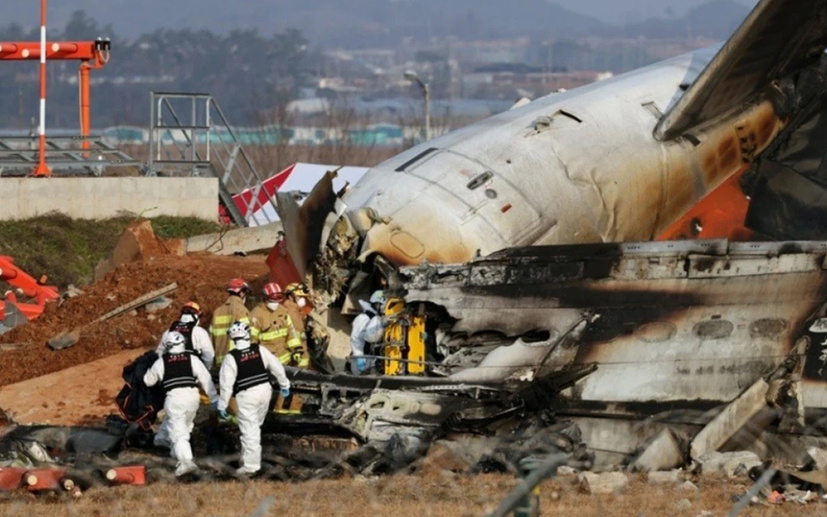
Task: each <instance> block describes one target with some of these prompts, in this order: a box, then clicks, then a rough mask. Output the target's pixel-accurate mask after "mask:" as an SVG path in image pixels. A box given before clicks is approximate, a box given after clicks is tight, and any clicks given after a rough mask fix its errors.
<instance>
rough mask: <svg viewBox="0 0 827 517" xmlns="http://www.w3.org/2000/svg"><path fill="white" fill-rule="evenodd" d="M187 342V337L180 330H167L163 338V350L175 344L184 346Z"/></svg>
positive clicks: (173, 346) (167, 349) (175, 345)
mask: <svg viewBox="0 0 827 517" xmlns="http://www.w3.org/2000/svg"><path fill="white" fill-rule="evenodd" d="M186 343H187V338H185V337H184V335H183V334H181V333H180V332H175V331H173V332H167V335H166V337H165V338H164V350H166V351H170V350H172V349H173V348H175V347H177V346H184V345H185V344H186Z"/></svg>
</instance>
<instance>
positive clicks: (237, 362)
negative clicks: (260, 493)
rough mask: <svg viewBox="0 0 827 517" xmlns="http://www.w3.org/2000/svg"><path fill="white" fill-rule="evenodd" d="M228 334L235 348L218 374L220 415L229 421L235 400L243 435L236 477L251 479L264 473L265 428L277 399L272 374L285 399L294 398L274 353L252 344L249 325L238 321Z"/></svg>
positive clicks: (282, 367)
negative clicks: (274, 395)
mask: <svg viewBox="0 0 827 517" xmlns="http://www.w3.org/2000/svg"><path fill="white" fill-rule="evenodd" d="M227 334H228V335H229V337H230V339H231V340H232V343H233V345H232V347H231V348H232V350H230V351H229V353H227V355H226V357H225V358H224V362H223V363H222V364H221V370H220V371H219V372H218V378H219V385H220V388H221V390H220V391H221V397H220V398H219V400H218V414H219V416H220V418H221V419H222V420H227V419H228V415H227V406H228V405H229V403H230V398H231V397H235V400H236V403H237V404H238V430H239V431H240V432H241V467H240V468H238V469H237V470H236V474H238V475H250V474H255V473H256V472H258V471H259V470H261V426H262V424H264V418H265V417H266V416H267V412H268V410H269V409H270V400H271V399H272V397H273V388H272V386H270V374H272V375H274V376H275V378H276V381H277V382H278V384H279V387H280V388H281V396H282V397H283V398H285V399H286V398H287V397H289V396H290V381H289V380H288V379H287V375H286V374H285V371H284V366H282V364H281V362H280V361H279V360H278V359H276V356H274V355H273V354H272V352H270V351H269V350H267V349H266V348H264V347H262V346H259V345H257V344H255V345H254V344H252V343H250V327H249V325H247V324H246V323H244V322H241V321H236V322H235V323H233V324H232V326H230V330H229V331H228V332H227Z"/></svg>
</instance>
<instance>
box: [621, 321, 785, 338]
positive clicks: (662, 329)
mask: <svg viewBox="0 0 827 517" xmlns="http://www.w3.org/2000/svg"><path fill="white" fill-rule="evenodd" d="M788 326H789V324H788V323H787V320H784V319H780V318H762V319H759V320H755V321H753V322H752V323H750V325H749V329H748V330H749V335H750V337H751V338H753V339H760V338H765V339H776V338H778V337H779V336H781V334H783V333H784V331H785V330H787V327H788ZM734 331H735V325H733V323H732V322H731V321H727V320H724V319H711V320H706V321H700V322H698V323H696V324H695V325H694V326H693V327H692V334H693V335H694V336H696V337H698V338H699V339H703V340H705V341H711V340H716V339H725V338H728V337H729V336H730V335H732V333H733V332H734ZM677 332H678V328H677V326H675V324H674V323H672V322H669V321H655V322H653V323H647V324H645V325H643V326H641V327H640V328H638V329H637V330H636V331H635V335H636V336H637V337H638V338H639V339H640V340H641V341H645V342H647V343H663V342H666V341H669V340H670V339H672V338H673V337H675V334H677Z"/></svg>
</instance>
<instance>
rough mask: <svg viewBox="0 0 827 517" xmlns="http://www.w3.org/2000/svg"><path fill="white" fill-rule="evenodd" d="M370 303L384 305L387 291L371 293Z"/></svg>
mask: <svg viewBox="0 0 827 517" xmlns="http://www.w3.org/2000/svg"><path fill="white" fill-rule="evenodd" d="M370 304H371V305H377V304H378V305H380V306H381V305H384V304H385V292H384V291H374V292H373V294H372V295H370Z"/></svg>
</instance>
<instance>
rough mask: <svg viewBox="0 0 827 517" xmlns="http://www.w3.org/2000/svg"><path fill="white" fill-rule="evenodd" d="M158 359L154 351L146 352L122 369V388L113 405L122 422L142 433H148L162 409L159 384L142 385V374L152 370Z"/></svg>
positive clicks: (161, 392)
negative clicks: (132, 425)
mask: <svg viewBox="0 0 827 517" xmlns="http://www.w3.org/2000/svg"><path fill="white" fill-rule="evenodd" d="M157 359H158V355H157V354H156V353H155V352H154V351H150V352H146V353H145V354H143V355H142V356H140V357H138V358H137V359H135V360H134V361H132V362H131V363H129V364H128V365H126V366H125V367H124V369H123V380H124V383H125V384H124V387H123V388H121V391H120V393H118V396H117V397H115V403H116V404H117V405H118V410H119V411H120V413H121V416H122V417H123V419H124V420H126V421H127V422H129V423H130V424H137V426H138V427H139V428H140V429H141V430H144V431H149V430H150V429H151V427H152V424H153V423H155V419H156V418H157V417H158V411H160V410H161V409H163V407H164V397H165V395H164V389H163V388H162V387H161V385H160V384H158V385H156V386H153V387H151V388H150V387H148V386H147V385H145V384H144V374H146V372H147V371H148V370H149V369H150V368H152V364H153V363H154V362H155V361H156V360H157Z"/></svg>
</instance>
